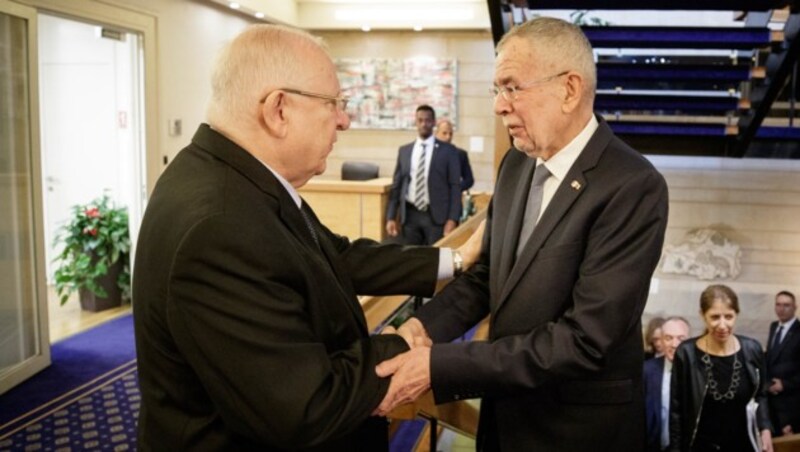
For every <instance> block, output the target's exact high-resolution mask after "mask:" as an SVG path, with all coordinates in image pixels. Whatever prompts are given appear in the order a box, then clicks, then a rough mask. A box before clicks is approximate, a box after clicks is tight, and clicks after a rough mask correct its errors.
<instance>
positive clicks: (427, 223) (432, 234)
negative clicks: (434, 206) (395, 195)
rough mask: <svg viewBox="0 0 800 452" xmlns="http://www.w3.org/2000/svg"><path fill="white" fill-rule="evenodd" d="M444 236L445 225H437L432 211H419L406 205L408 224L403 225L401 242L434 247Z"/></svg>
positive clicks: (409, 204)
mask: <svg viewBox="0 0 800 452" xmlns="http://www.w3.org/2000/svg"><path fill="white" fill-rule="evenodd" d="M443 235H444V225H442V224H436V223H434V222H433V218H431V214H430V211H429V210H428V209H426V210H419V209H417V208H416V207H415V206H414V204H411V203H406V222H405V223H403V225H402V231H401V232H400V242H401V243H403V244H405V245H433V244H434V243H435V242H436V241H437V240H439V239H440V238H442V236H443Z"/></svg>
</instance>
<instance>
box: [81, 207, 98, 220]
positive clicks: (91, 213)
mask: <svg viewBox="0 0 800 452" xmlns="http://www.w3.org/2000/svg"><path fill="white" fill-rule="evenodd" d="M84 213H85V214H86V216H87V217H89V218H100V211H99V210H98V209H97V207H90V208H88V209H86V210H85V211H84Z"/></svg>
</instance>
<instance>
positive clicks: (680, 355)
mask: <svg viewBox="0 0 800 452" xmlns="http://www.w3.org/2000/svg"><path fill="white" fill-rule="evenodd" d="M691 342H694V340H693V339H691ZM689 346H691V347H694V345H693V344H691V343H690V340H686V341H684V342H683V344H681V345H680V346H678V350H676V351H675V359H674V360H673V361H672V377H671V380H670V385H669V450H670V451H672V452H680V450H681V437H682V436H683V435H684V434H691V432H686V433H684V432H683V426H684V420H683V414H684V413H685V412H686V410H687V408H686V407H684V406H683V402H684V401H685V400H688V398H689V397H691V394H689V393H688V391H689V388H687V387H685V386H691V383H690V382H691V376H690V372H691V371H692V369H691V365H690V363H689V362H688V360H687V355H686V350H685V349H686V347H689ZM687 444H688V441H687Z"/></svg>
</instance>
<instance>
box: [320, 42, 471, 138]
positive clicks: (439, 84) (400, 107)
mask: <svg viewBox="0 0 800 452" xmlns="http://www.w3.org/2000/svg"><path fill="white" fill-rule="evenodd" d="M336 68H337V72H338V75H339V81H340V82H341V84H342V94H343V95H344V96H347V97H349V98H350V103H349V104H348V106H347V110H348V113H349V114H350V128H352V129H414V128H415V126H414V112H415V111H416V109H417V106H419V105H421V104H428V105H430V106H431V107H433V109H434V110H435V111H436V118H437V119H440V118H448V119H450V120H451V121H452V122H453V124H456V123H457V121H456V120H457V107H456V105H457V104H456V99H457V97H456V96H457V92H456V91H457V86H458V84H457V60H456V59H455V58H427V57H418V58H407V59H388V58H339V59H336Z"/></svg>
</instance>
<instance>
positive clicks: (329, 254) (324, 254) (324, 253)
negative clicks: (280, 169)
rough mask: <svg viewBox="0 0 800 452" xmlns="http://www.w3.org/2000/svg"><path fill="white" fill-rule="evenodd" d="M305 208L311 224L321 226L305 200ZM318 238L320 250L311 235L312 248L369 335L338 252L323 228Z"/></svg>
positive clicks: (362, 312) (359, 323)
mask: <svg viewBox="0 0 800 452" xmlns="http://www.w3.org/2000/svg"><path fill="white" fill-rule="evenodd" d="M303 206H304V207H305V209H306V212H307V213H308V214H309V216H310V219H311V222H312V223H313V224H314V225H315V226H314V227H316V225H319V224H321V223H320V221H319V218H317V214H316V213H314V210H313V209H311V206H309V205H308V204H307V203H306V202H305V200H304V201H303ZM317 237H318V238H319V246H320V247H319V249H317V248H316V244H315V243H313V239H312V238H311V237H310V233H309V240H312V242H311V246H313V247H314V251H315V254H316V255H317V256H319V257H321V258H322V259H323V260H324V261H325V263H326V264H328V266H329V267H330V269H331V270H332V272H333V274H334V276H335V279H336V282H337V284H336V287H337V288H338V289H339V293H340V294H341V295H342V297H343V298H344V300H345V302H346V304H347V307H348V309H349V310H350V312H351V313H352V314H353V316H354V317H355V319H356V323H358V325H359V328H361V330H362V333H364V334H367V319H366V317H364V310H363V309H362V308H361V305H360V304H358V299H357V298H356V293H355V289H353V287H352V285H351V284H350V283H349V281H350V277H349V276H347V274H346V273H345V272H344V270H342V268H341V267H340V266H339V258H338V253H337V252H336V250H334V248H333V246H332V245H331V243H330V242H329V241H328V239H327V238H326V235H325V234H324V233H323V232H322V230H321V228H318V227H317ZM320 251H321V253H320ZM345 286H346V287H345Z"/></svg>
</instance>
